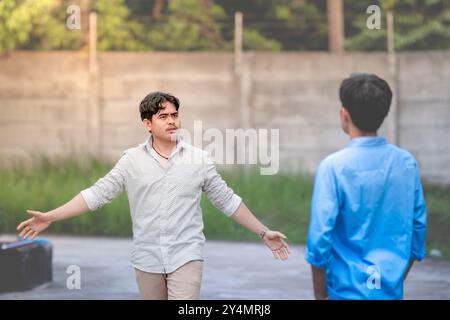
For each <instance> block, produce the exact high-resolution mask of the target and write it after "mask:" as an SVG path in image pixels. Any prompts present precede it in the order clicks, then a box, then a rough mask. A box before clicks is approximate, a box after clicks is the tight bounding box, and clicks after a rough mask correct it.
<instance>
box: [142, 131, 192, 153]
mask: <svg viewBox="0 0 450 320" xmlns="http://www.w3.org/2000/svg"><path fill="white" fill-rule="evenodd" d="M144 145H145V148H146V149H147V151H149V152H151V151H152V149H153V135H152V134H150V136H149V137H148V139H147V141H146V142H145V143H144ZM185 148H186V146H185V142H184V141H183V140H182V139H181V137H180V136H178V137H177V146H176V147H175V150H174V151H172V154H171V155H170V157H172V156H173V155H174V154H175V153H177V152H179V151H181V150H182V149H185Z"/></svg>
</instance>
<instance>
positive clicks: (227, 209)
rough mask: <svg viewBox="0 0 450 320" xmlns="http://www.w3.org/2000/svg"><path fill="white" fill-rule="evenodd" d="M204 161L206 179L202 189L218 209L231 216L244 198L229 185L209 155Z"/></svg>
mask: <svg viewBox="0 0 450 320" xmlns="http://www.w3.org/2000/svg"><path fill="white" fill-rule="evenodd" d="M204 163H205V181H204V184H203V188H202V190H203V192H205V193H206V196H207V197H208V199H209V201H211V202H212V204H213V205H214V206H215V207H216V208H217V209H219V210H220V211H222V212H223V213H224V214H225V215H227V216H228V217H230V216H231V215H232V214H233V213H234V212H235V211H236V210H237V209H238V207H239V205H240V204H241V202H242V198H241V197H239V196H238V195H237V194H235V193H234V191H233V190H232V189H231V188H230V187H228V185H227V183H226V182H225V181H224V180H223V179H222V177H221V176H220V175H219V174H218V173H217V170H216V167H215V165H214V163H213V161H212V160H211V159H210V158H209V157H207V156H205V160H204Z"/></svg>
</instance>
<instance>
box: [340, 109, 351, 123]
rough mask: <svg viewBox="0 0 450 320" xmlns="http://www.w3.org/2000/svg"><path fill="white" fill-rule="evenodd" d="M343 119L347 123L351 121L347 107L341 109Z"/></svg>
mask: <svg viewBox="0 0 450 320" xmlns="http://www.w3.org/2000/svg"><path fill="white" fill-rule="evenodd" d="M341 117H342V120H344V121H345V122H348V120H350V113H348V110H347V109H345V107H341Z"/></svg>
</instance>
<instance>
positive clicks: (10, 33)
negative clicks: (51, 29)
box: [0, 0, 55, 52]
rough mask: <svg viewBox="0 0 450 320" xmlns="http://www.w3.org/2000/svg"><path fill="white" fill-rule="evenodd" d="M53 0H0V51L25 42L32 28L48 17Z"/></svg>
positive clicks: (14, 47) (8, 49)
mask: <svg viewBox="0 0 450 320" xmlns="http://www.w3.org/2000/svg"><path fill="white" fill-rule="evenodd" d="M54 5H55V2H54V1H53V0H41V1H34V0H24V1H19V0H2V1H0V52H5V51H10V50H14V49H16V48H17V47H19V46H20V45H23V44H25V43H27V41H29V40H30V36H31V34H32V32H33V30H34V28H35V27H36V26H37V25H39V24H42V23H45V20H46V19H47V18H48V15H47V12H48V11H50V10H51V9H52V7H53V6H54Z"/></svg>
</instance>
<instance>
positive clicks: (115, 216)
mask: <svg viewBox="0 0 450 320" xmlns="http://www.w3.org/2000/svg"><path fill="white" fill-rule="evenodd" d="M111 167H112V165H111V164H109V163H105V162H102V161H99V160H95V159H91V160H89V161H85V162H83V164H81V163H79V162H77V161H75V160H70V159H69V160H67V159H66V160H57V161H49V160H47V159H42V160H40V161H39V164H36V165H34V166H33V167H26V166H23V165H16V166H14V167H8V168H6V167H4V168H0V181H1V185H0V233H14V232H15V227H16V226H17V224H18V223H19V222H20V221H22V220H24V219H27V218H28V216H27V214H26V209H33V210H39V211H48V210H51V209H53V208H56V207H58V206H60V205H62V204H64V203H65V202H67V201H68V200H70V199H71V198H72V197H73V196H75V195H76V194H77V193H78V192H79V191H81V190H82V189H84V188H87V187H89V186H91V185H92V184H93V183H95V181H97V179H99V178H100V177H102V176H104V175H105V174H106V173H107V172H108V171H109V170H110V169H111ZM222 176H223V178H224V179H225V180H226V181H227V183H228V185H229V186H230V187H231V188H233V189H234V190H235V192H236V193H237V194H239V195H240V196H241V197H242V198H243V199H244V201H245V203H246V204H247V205H248V207H249V208H250V209H251V210H252V211H253V212H254V213H255V215H256V216H257V217H258V218H259V219H260V220H261V221H262V222H263V223H265V224H266V225H267V226H269V227H270V228H273V229H277V230H280V231H282V232H283V233H284V234H286V235H287V236H288V239H289V242H290V243H305V240H306V236H307V229H308V224H309V211H310V200H311V193H312V186H313V179H312V177H311V176H307V175H302V174H295V175H294V174H291V175H289V174H279V175H275V176H261V175H259V174H258V171H251V170H250V171H249V170H247V171H244V170H235V171H223V170H222ZM425 191H426V200H427V206H428V211H429V219H428V223H429V229H428V239H427V248H428V249H433V248H436V249H439V250H441V252H442V253H443V254H444V255H445V256H447V257H450V187H439V186H433V185H425ZM201 205H202V208H203V215H204V222H205V235H206V237H207V238H208V239H223V240H236V241H238V240H239V241H241V240H250V241H255V240H257V237H256V236H255V235H253V234H251V233H250V232H248V231H247V230H246V229H244V228H243V227H241V226H239V225H238V224H236V223H234V222H233V221H232V220H230V219H229V218H227V217H226V216H225V215H224V214H222V213H221V212H220V211H218V210H217V209H216V208H215V207H214V206H213V205H212V204H211V203H210V202H209V201H208V200H207V199H206V197H205V196H204V197H203V198H202V203H201ZM49 233H53V234H77V235H78V234H83V235H105V236H130V235H131V220H130V214H129V207H128V200H127V197H126V194H125V193H124V194H122V195H121V196H119V197H118V198H117V199H115V200H114V201H113V202H112V203H110V204H108V205H106V206H104V207H103V208H101V209H99V210H97V211H95V212H90V213H87V214H84V215H81V216H79V217H76V218H72V219H69V220H66V221H61V222H58V223H54V224H53V225H52V226H51V228H50V229H49V230H48V231H46V234H49Z"/></svg>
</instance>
